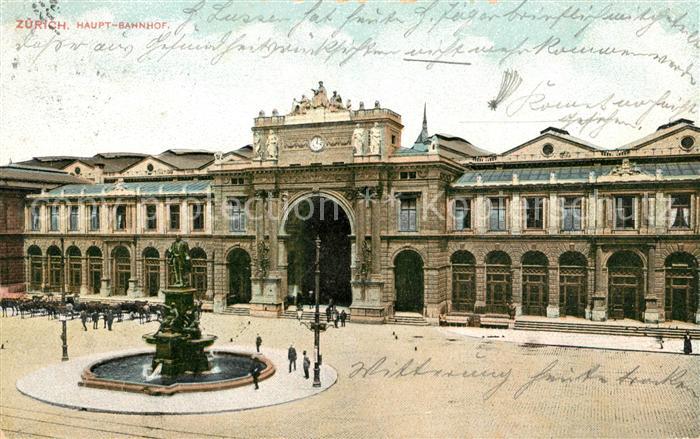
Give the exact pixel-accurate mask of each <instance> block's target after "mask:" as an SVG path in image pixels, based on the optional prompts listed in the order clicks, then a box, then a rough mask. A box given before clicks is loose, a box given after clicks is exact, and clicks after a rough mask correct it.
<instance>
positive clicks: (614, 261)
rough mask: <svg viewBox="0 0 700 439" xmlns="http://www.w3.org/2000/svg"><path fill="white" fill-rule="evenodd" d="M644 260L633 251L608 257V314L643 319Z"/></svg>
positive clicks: (621, 317) (617, 317)
mask: <svg viewBox="0 0 700 439" xmlns="http://www.w3.org/2000/svg"><path fill="white" fill-rule="evenodd" d="M643 267H644V264H643V263H642V260H641V259H640V258H639V256H637V254H635V253H633V252H631V251H621V252H617V253H615V254H614V255H612V256H611V257H610V259H608V315H609V317H610V318H611V319H636V320H641V319H642V313H643V312H644V282H643Z"/></svg>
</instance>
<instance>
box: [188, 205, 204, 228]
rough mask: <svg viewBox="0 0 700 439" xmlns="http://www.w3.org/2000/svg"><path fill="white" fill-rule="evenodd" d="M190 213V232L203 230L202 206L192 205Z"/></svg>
mask: <svg viewBox="0 0 700 439" xmlns="http://www.w3.org/2000/svg"><path fill="white" fill-rule="evenodd" d="M190 212H191V216H192V230H204V204H201V203H197V204H192V205H191V206H190Z"/></svg>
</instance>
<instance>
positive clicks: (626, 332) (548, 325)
mask: <svg viewBox="0 0 700 439" xmlns="http://www.w3.org/2000/svg"><path fill="white" fill-rule="evenodd" d="M513 329H516V330H521V331H548V332H569V333H581V334H599V335H618V336H624V337H628V336H638V337H645V336H646V337H664V338H683V336H684V335H685V332H686V331H690V335H691V337H693V338H694V339H698V338H700V328H698V329H687V328H668V327H654V326H625V325H610V324H607V325H606V324H597V323H595V324H593V323H589V324H586V323H569V322H566V323H565V322H542V321H526V320H516V321H515V325H514V327H513Z"/></svg>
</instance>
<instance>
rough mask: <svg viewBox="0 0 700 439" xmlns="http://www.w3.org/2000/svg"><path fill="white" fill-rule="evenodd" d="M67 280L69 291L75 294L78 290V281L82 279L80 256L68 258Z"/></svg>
mask: <svg viewBox="0 0 700 439" xmlns="http://www.w3.org/2000/svg"><path fill="white" fill-rule="evenodd" d="M69 261H70V262H69V264H70V265H69V267H70V268H69V275H70V277H69V280H68V286H69V291H70V292H71V293H73V294H77V293H79V292H80V282H81V281H82V275H81V274H82V273H81V271H82V264H81V263H80V258H79V257H78V258H74V257H71V258H69Z"/></svg>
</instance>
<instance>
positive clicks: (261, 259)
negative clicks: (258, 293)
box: [258, 240, 270, 279]
mask: <svg viewBox="0 0 700 439" xmlns="http://www.w3.org/2000/svg"><path fill="white" fill-rule="evenodd" d="M269 270H270V246H269V245H268V244H267V242H266V241H264V240H263V241H260V242H258V277H259V278H261V279H265V278H267V274H268V272H269Z"/></svg>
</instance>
